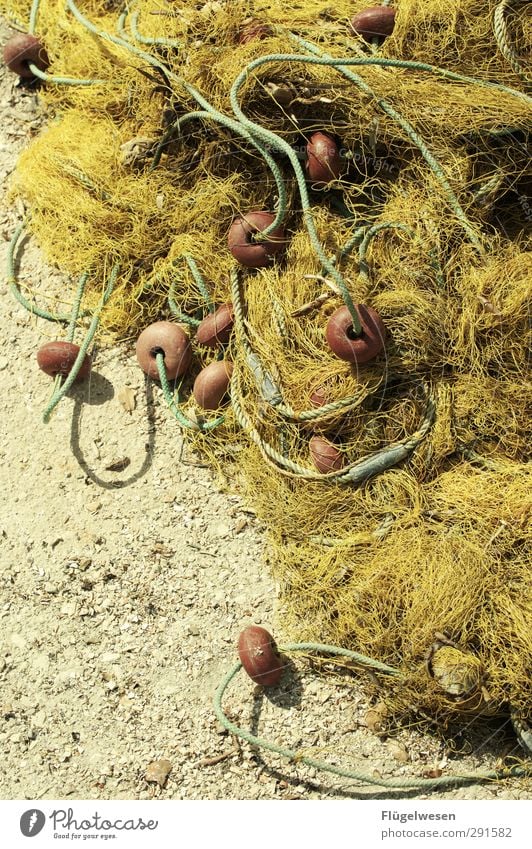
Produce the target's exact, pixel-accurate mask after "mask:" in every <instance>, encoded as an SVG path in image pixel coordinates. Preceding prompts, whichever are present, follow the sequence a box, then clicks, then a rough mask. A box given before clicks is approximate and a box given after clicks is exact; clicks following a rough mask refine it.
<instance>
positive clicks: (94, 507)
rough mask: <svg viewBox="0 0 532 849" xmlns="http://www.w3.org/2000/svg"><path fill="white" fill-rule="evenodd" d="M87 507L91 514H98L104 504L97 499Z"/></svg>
mask: <svg viewBox="0 0 532 849" xmlns="http://www.w3.org/2000/svg"><path fill="white" fill-rule="evenodd" d="M85 506H86V507H87V510H88V511H89V513H97V512H98V510H100V509H101V507H102V502H101V501H99V500H98V499H97V498H94V499H93V500H92V501H87V504H86V505H85Z"/></svg>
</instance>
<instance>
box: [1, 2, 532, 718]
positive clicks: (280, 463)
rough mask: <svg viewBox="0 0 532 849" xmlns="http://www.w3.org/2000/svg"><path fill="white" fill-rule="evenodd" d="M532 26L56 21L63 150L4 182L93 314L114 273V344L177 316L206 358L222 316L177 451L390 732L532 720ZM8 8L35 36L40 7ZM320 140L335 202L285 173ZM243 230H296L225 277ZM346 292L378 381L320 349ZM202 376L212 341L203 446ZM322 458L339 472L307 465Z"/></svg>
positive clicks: (183, 7)
mask: <svg viewBox="0 0 532 849" xmlns="http://www.w3.org/2000/svg"><path fill="white" fill-rule="evenodd" d="M526 5H527V4H525V3H518V2H513V3H508V2H503V3H500V2H497V0H496V1H495V2H492V0H401V2H398V3H397V4H396V22H395V29H394V31H393V34H392V35H390V36H389V37H388V38H386V40H385V41H384V42H382V43H381V44H378V43H372V42H371V41H365V40H364V39H363V38H361V37H359V36H357V35H355V34H354V32H353V31H352V30H351V29H350V27H349V20H350V18H352V16H353V15H354V14H355V13H357V12H359V11H360V10H362V9H364V8H365V6H366V4H365V3H364V2H360V0H354V2H346V1H345V0H340V1H339V2H337V3H335V4H334V5H329V4H327V3H326V2H319V0H306V2H305V3H301V4H300V3H297V2H293V0H290V2H284V0H283V1H282V0H271V2H268V3H259V2H247V0H243V1H242V2H240V0H236V2H207V3H198V4H194V3H166V2H164V0H146V2H144V3H142V4H137V5H135V4H130V7H129V8H125V7H123V6H122V4H120V3H114V2H112V0H108V2H99V0H84V2H80V3H79V5H75V4H74V3H73V2H72V0H69V2H68V3H67V5H66V7H65V3H64V0H41V3H40V4H38V5H37V6H36V5H35V4H34V5H33V12H34V13H35V11H37V13H38V14H37V17H36V18H35V15H33V20H34V23H35V32H36V33H37V34H38V36H39V38H40V39H41V40H42V42H43V43H44V44H45V45H46V50H47V52H48V55H49V57H50V60H51V65H50V67H49V69H48V72H47V73H48V75H49V76H50V77H51V79H48V80H47V81H45V82H43V83H42V85H41V87H40V96H41V97H42V100H43V103H44V105H45V108H46V111H47V116H48V120H47V127H46V129H44V130H43V131H42V132H41V133H40V134H39V135H38V136H37V137H36V138H35V139H34V140H33V141H32V143H31V144H30V146H29V147H28V149H27V150H26V151H25V152H24V153H23V155H22V156H21V158H20V161H19V164H18V167H17V170H16V173H15V175H14V178H13V189H12V191H13V193H14V194H16V195H18V196H19V197H21V198H22V199H23V201H24V203H25V205H26V207H27V209H28V212H29V221H28V229H29V230H30V231H31V233H32V234H33V235H34V237H35V238H36V240H37V242H38V244H39V245H40V246H41V248H42V250H43V252H44V254H45V256H46V258H47V260H48V261H49V262H51V263H52V264H55V265H57V266H58V267H59V268H61V269H62V270H63V271H66V272H68V273H70V274H72V275H80V274H83V273H88V275H89V278H88V281H89V282H88V284H87V290H86V301H87V304H88V306H89V307H91V306H92V307H95V305H96V304H97V303H99V302H100V299H101V294H102V290H103V288H104V285H105V280H106V278H107V276H108V274H109V270H110V269H111V268H112V267H115V265H116V264H118V267H119V273H118V276H117V281H116V285H115V289H114V292H113V294H112V297H110V298H109V299H108V302H107V303H106V305H105V308H104V309H103V310H102V312H101V316H100V333H102V334H104V336H105V337H106V338H112V339H115V340H118V339H120V340H129V341H133V340H134V339H135V338H136V337H137V335H138V333H139V331H141V330H142V329H143V328H144V327H145V326H146V325H147V324H149V323H150V322H151V321H154V320H157V319H161V318H172V316H174V320H178V321H184V322H185V323H186V325H187V327H188V330H189V332H190V334H191V337H192V338H193V337H194V326H195V324H197V323H198V321H199V320H200V319H201V318H202V317H203V316H204V315H205V314H206V312H207V310H208V308H209V306H211V307H212V305H213V304H221V303H225V302H227V301H232V302H233V305H234V308H235V332H234V334H233V336H232V338H231V341H230V343H229V345H228V349H227V354H226V356H227V358H229V359H231V360H232V361H233V362H234V365H235V370H234V375H233V380H232V386H231V401H232V403H231V404H230V405H228V406H227V407H226V408H224V410H223V413H222V416H220V423H219V426H217V427H213V428H212V429H209V430H208V431H205V432H203V430H202V428H201V427H197V426H196V427H194V426H189V427H188V428H187V429H186V431H185V432H186V434H187V438H189V439H190V441H191V444H192V445H193V446H194V447H195V448H196V449H198V450H201V451H203V452H205V453H206V454H207V455H208V456H209V457H210V458H211V459H212V462H213V463H215V464H218V465H219V466H220V467H226V465H227V463H228V462H229V461H235V463H234V464H233V470H234V480H235V485H242V486H243V487H244V488H245V491H246V493H247V494H248V497H249V498H250V499H251V500H252V503H253V504H254V506H255V509H256V510H257V512H258V514H259V515H260V516H261V518H262V519H263V520H264V521H265V523H266V525H267V527H268V529H269V530H268V540H269V560H270V562H271V564H272V568H273V570H274V573H275V576H276V577H277V579H278V581H279V584H280V587H281V615H282V628H283V631H284V633H285V634H286V636H287V637H289V638H291V639H294V640H304V641H309V640H314V641H319V642H322V643H331V644H336V645H340V646H344V647H347V648H352V649H355V650H356V651H359V652H364V653H366V654H367V655H370V656H372V657H374V658H375V659H378V660H380V661H382V662H384V663H387V664H390V665H393V666H394V667H396V668H398V669H399V670H400V671H401V673H402V677H400V678H397V679H394V681H393V682H392V683H390V681H389V680H387V681H382V682H381V687H382V688H383V693H384V698H385V699H386V702H387V704H388V706H389V709H390V710H391V711H392V712H394V713H395V714H396V715H397V716H406V715H408V714H409V713H411V712H412V711H414V712H421V713H422V714H423V715H425V716H427V715H429V716H430V717H432V718H433V719H437V720H439V721H441V722H444V723H445V722H449V721H451V720H454V719H460V718H463V717H464V716H471V715H474V714H480V715H486V714H490V715H492V714H498V713H508V712H510V711H511V712H512V713H513V715H514V716H516V717H520V718H521V719H522V720H523V721H525V720H526V716H527V710H528V707H527V706H529V704H530V697H531V683H530V682H531V650H530V649H531V639H530V622H531V621H532V602H531V593H530V579H529V568H530V549H529V548H527V544H528V543H529V541H530V540H529V528H530V506H531V501H530V492H531V489H530V476H529V465H528V464H527V444H528V439H529V417H528V416H529V402H530V381H529V374H528V372H527V351H528V349H529V346H530V321H529V318H530V316H529V306H528V299H529V292H530V285H529V284H530V279H531V271H532V259H531V254H530V244H529V243H530V222H531V215H532V212H531V206H530V201H529V197H530V192H529V190H530V186H531V185H532V170H531V166H530V148H529V145H528V138H529V129H530V116H531V111H530V107H531V103H532V101H531V99H530V97H529V96H528V95H527V92H529V90H530V83H529V81H530V58H531V55H532V54H531V50H532V20H531V17H530V14H529V13H530V7H529V8H528V9H527V8H526ZM0 8H1V9H2V11H3V12H4V14H5V15H7V17H8V18H9V19H10V20H11V21H13V22H14V23H15V24H16V25H18V26H19V27H21V28H23V29H26V30H27V28H28V20H29V19H30V12H31V9H30V3H28V2H22V0H1V3H0ZM266 56H268V57H271V58H269V59H268V60H267V61H262V62H259V61H258V60H259V59H261V57H262V58H264V57H266ZM338 60H344V63H347V64H342V62H339V61H338ZM335 62H336V64H335ZM251 63H253V64H251ZM349 63H350V64H349ZM246 69H247V72H246V73H243V72H244V71H245V70H246ZM239 75H242V76H241V78H240V80H239V82H238V83H236V82H235V81H237V80H238V79H239ZM76 81H77V84H76ZM80 81H81V82H80ZM95 81H96V82H95ZM98 81H100V82H98ZM231 91H233V96H232V97H231ZM235 101H236V103H237V104H238V107H239V109H241V112H240V113H239V112H238V110H236V111H235ZM316 131H321V132H325V133H328V134H330V135H331V136H332V137H333V138H334V139H335V140H336V144H337V146H338V149H339V153H340V157H341V163H342V165H341V172H340V173H339V175H336V176H335V178H334V179H331V181H330V182H329V183H328V184H327V185H326V186H325V187H323V186H321V185H316V184H312V182H311V181H309V180H308V179H307V180H306V181H305V176H304V172H301V173H300V174H299V175H298V173H297V167H298V163H299V164H300V166H301V167H302V168H304V160H305V156H306V153H305V151H306V145H307V143H308V140H309V136H310V135H311V134H312V133H314V132H316ZM290 151H291V153H290ZM268 156H269V157H270V159H273V160H274V166H275V168H276V169H277V171H275V168H274V169H273V170H272V166H271V163H270V162H269V161H268ZM294 159H295V160H296V161H295V163H294ZM301 167H300V171H301ZM302 174H303V177H302V176H301V175H302ZM302 179H303V184H304V185H303V188H302V186H301V181H302ZM305 191H306V195H307V197H306V198H305ZM251 210H270V211H273V212H277V213H279V216H281V215H283V216H284V221H283V223H284V227H285V230H286V241H287V244H286V250H285V251H284V252H283V254H282V255H280V257H279V259H278V260H277V261H276V262H274V263H272V264H270V265H269V266H268V267H265V268H260V269H256V270H249V269H237V270H235V260H234V258H233V256H232V255H231V253H230V251H229V250H228V248H227V233H228V230H229V228H230V226H231V223H232V221H233V219H234V218H235V216H237V215H242V214H243V215H245V214H246V213H248V212H250V211H251ZM309 220H310V222H311V224H310V229H309ZM317 246H318V247H317ZM320 251H321V252H320ZM195 272H196V273H195ZM198 280H199V281H200V282H199V284H198ZM346 293H347V295H346ZM26 294H27V295H28V296H30V295H31V297H35V298H37V299H38V300H39V302H43V303H46V298H47V293H46V290H45V289H41V290H40V291H36V290H31V291H29V292H27V293H26ZM349 296H351V298H352V299H353V300H354V301H355V302H356V303H362V304H369V305H371V306H372V307H373V308H374V309H375V310H377V312H378V313H379V315H380V316H381V318H382V320H383V322H384V325H385V329H386V341H385V349H384V351H383V352H382V353H381V354H380V355H379V356H378V357H377V358H376V359H374V360H372V361H370V362H368V363H366V364H364V365H358V366H357V365H355V364H349V363H348V362H345V361H343V360H341V359H339V358H338V357H337V356H335V355H334V354H333V353H332V351H331V349H330V347H329V346H328V344H327V342H326V328H327V324H328V321H329V319H330V317H331V315H332V314H333V313H334V312H335V310H337V309H338V308H339V307H340V306H342V304H343V303H344V301H345V302H346V303H348V301H349ZM216 356H217V352H212V351H208V350H207V349H204V348H201V346H196V347H195V358H194V365H193V367H192V370H191V372H190V373H189V375H188V376H187V377H186V378H185V380H184V382H183V383H182V385H180V386H179V401H180V409H181V410H182V411H183V415H186V417H187V418H186V421H188V424H189V425H191V423H192V425H193V424H194V423H196V424H197V422H198V421H199V420H201V419H200V418H198V412H197V410H196V411H195V409H194V403H193V401H190V399H189V396H190V387H191V383H192V379H193V377H194V376H195V374H196V373H197V372H198V370H199V369H200V367H202V366H204V365H205V364H207V363H208V362H209V361H210V360H212V359H214V358H216ZM315 393H318V394H319V395H320V401H319V403H318V402H316V400H315V399H314V400H313V396H314V395H315ZM222 418H223V420H222ZM316 436H321V437H322V438H326V439H327V440H328V441H329V443H330V444H333V445H334V446H335V447H336V449H337V453H338V455H339V458H340V459H339V461H338V462H339V463H341V464H342V465H341V468H336V469H333V470H332V471H330V472H328V473H325V474H322V473H320V472H319V471H318V470H317V469H316V466H315V465H314V464H313V462H312V460H311V456H310V453H309V443H310V440H311V439H312V438H313V437H316ZM235 469H236V470H235ZM435 635H436V636H435ZM435 641H436V642H435Z"/></svg>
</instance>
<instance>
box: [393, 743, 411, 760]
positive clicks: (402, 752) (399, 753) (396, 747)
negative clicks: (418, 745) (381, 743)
mask: <svg viewBox="0 0 532 849" xmlns="http://www.w3.org/2000/svg"><path fill="white" fill-rule="evenodd" d="M388 751H389V752H390V753H391V754H392V755H393V757H394V758H395V760H396V761H399V763H402V764H407V763H408V761H409V760H410V755H409V754H408V752H407V750H406V747H405V746H404V744H403V743H401V742H400V741H399V740H389V741H388Z"/></svg>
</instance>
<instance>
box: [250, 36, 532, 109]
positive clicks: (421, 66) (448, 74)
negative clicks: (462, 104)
mask: <svg viewBox="0 0 532 849" xmlns="http://www.w3.org/2000/svg"><path fill="white" fill-rule="evenodd" d="M288 35H289V36H290V38H291V39H292V41H295V42H296V43H297V44H299V45H301V46H302V47H304V48H305V49H306V50H308V51H309V53H314V54H315V55H316V56H317V55H319V56H321V57H322V58H323V59H327V60H329V61H328V62H325V63H324V64H330V65H331V66H338V65H360V66H371V65H374V66H377V67H381V68H404V69H405V70H407V71H427V73H432V74H436V75H437V76H439V77H442V78H443V79H447V80H451V81H452V82H461V83H468V84H470V85H478V86H481V87H482V88H493V89H496V90H498V91H501V92H504V93H505V94H509V95H511V96H512V97H517V98H518V99H519V100H524V101H525V103H527V104H530V103H532V98H531V97H530V96H529V95H528V94H524V93H523V92H522V91H519V89H516V88H511V87H510V86H506V85H502V84H501V83H494V82H490V81H489V80H483V79H480V77H469V76H465V75H464V74H457V73H455V72H454V71H448V70H447V69H446V68H438V67H437V66H436V65H428V64H427V63H426V62H415V61H411V60H408V59H389V58H383V57H382V56H381V57H376V56H360V57H359V58H357V59H349V58H347V59H337V58H335V57H334V56H329V54H328V53H323V51H321V50H319V48H318V47H317V46H316V45H315V44H311V42H309V41H305V40H304V39H303V38H300V37H299V36H297V35H294V33H288ZM273 55H275V54H272V56H273ZM261 58H268V57H261ZM270 58H271V57H270ZM286 60H287V57H285V58H284V61H286ZM331 60H332V61H331ZM251 64H253V63H251ZM248 67H249V66H248Z"/></svg>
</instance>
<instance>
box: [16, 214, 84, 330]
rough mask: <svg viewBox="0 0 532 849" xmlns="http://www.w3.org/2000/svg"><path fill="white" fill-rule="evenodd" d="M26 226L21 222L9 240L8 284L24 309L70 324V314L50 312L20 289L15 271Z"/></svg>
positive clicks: (42, 316) (48, 319) (47, 319)
mask: <svg viewBox="0 0 532 849" xmlns="http://www.w3.org/2000/svg"><path fill="white" fill-rule="evenodd" d="M25 228H26V225H25V223H22V224H20V225H19V226H18V227H17V229H16V230H15V232H14V234H13V236H12V238H11V241H10V242H9V247H8V251H7V285H8V286H9V289H10V291H11V293H12V294H13V295H14V297H15V298H16V300H17V301H18V302H19V304H21V306H23V307H24V309H26V310H27V311H28V312H29V313H31V314H32V315H37V316H38V317H39V318H44V319H45V320H46V321H56V322H58V323H59V324H68V322H69V321H70V319H71V316H70V315H57V314H56V313H51V312H48V311H47V310H45V309H42V307H38V306H37V305H36V304H32V303H30V301H28V300H27V299H26V298H25V297H24V295H23V294H22V292H21V291H20V288H19V285H18V283H17V275H16V272H15V253H16V248H17V244H18V240H19V238H20V236H21V234H22V233H23V232H24V230H25Z"/></svg>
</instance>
